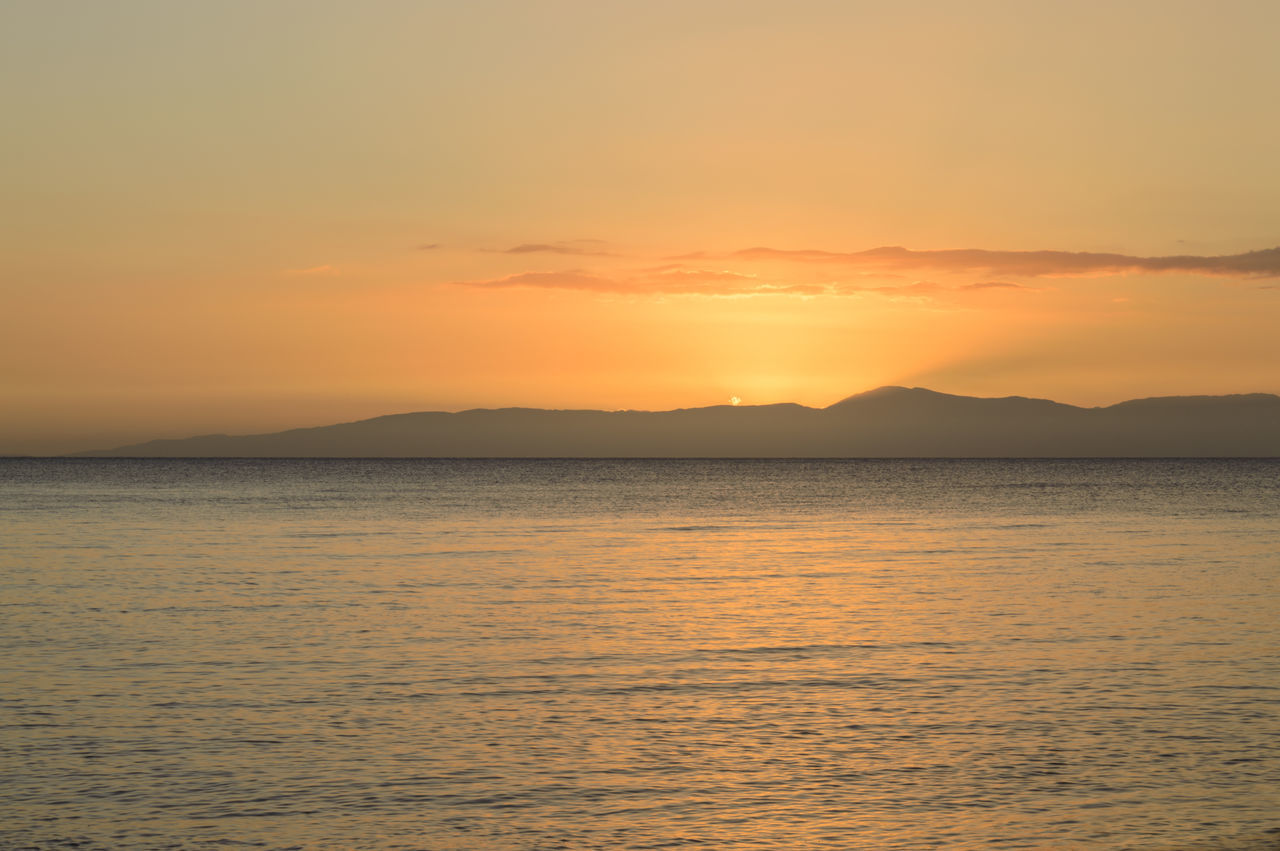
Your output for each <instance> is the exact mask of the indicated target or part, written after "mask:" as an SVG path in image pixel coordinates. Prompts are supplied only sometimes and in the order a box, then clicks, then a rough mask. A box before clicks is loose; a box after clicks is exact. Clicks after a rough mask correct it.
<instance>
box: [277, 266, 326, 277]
mask: <svg viewBox="0 0 1280 851" xmlns="http://www.w3.org/2000/svg"><path fill="white" fill-rule="evenodd" d="M284 274H286V275H288V276H289V277H291V278H315V277H334V276H336V275H338V274H340V273H339V272H338V270H337V269H335V268H334V267H332V266H312V267H311V268H309V269H285V270H284Z"/></svg>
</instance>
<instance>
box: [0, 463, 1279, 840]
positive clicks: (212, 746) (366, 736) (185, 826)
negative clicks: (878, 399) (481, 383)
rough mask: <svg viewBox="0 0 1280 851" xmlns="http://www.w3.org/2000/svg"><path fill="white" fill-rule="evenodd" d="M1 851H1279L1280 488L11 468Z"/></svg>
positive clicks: (989, 469)
mask: <svg viewBox="0 0 1280 851" xmlns="http://www.w3.org/2000/svg"><path fill="white" fill-rule="evenodd" d="M0 848H5V849H28V848H30V849H63V848H75V849H117V848H127V849H162V848H163V849H170V848H182V849H185V848H194V849H206V848H207V849H235V848H268V849H310V848H340V849H365V848H368V849H393V848H394V849H656V848H704V849H719V848H777V849H806V848H829V849H862V848H866V849H932V848H949V849H950V848H954V849H976V848H984V849H986V848H999V849H1015V848H1047V849H1074V848H1080V849H1125V848H1133V849H1139V848H1141V849H1267V848H1272V849H1274V848H1280V460H1026V461H1020V460H430V459H426V460H212V459H210V460H130V459H69V458H68V459H6V460H2V461H0Z"/></svg>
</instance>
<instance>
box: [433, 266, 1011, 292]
mask: <svg viewBox="0 0 1280 851" xmlns="http://www.w3.org/2000/svg"><path fill="white" fill-rule="evenodd" d="M453 284H454V285H455V286H463V287H474V288H477V289H504V288H514V287H525V288H530V289H552V290H577V291H580V292H596V293H617V294H625V295H694V296H713V297H742V296H764V295H793V296H807V297H812V296H822V295H826V296H856V295H862V294H864V293H869V294H873V295H882V296H889V297H894V298H901V297H904V296H905V297H912V298H917V299H919V298H927V297H930V296H933V295H937V294H942V293H959V292H961V291H963V290H965V289H968V288H967V287H948V286H944V285H942V284H936V283H933V282H931V281H916V282H914V283H912V284H906V285H900V286H876V287H869V286H863V285H860V284H850V283H847V282H841V281H827V282H790V281H769V280H761V279H760V278H758V277H757V276H756V275H754V274H747V273H743V272H734V271H730V270H726V269H698V268H686V267H682V266H658V267H654V268H649V269H641V270H638V271H636V272H632V273H624V274H620V275H600V274H596V273H593V272H589V271H585V270H582V269H567V270H564V271H560V272H521V273H519V274H516V275H507V276H505V277H501V278H491V279H488V280H478V281H454V282H453ZM1010 286H1018V285H1016V284H1014V285H1010ZM1019 288H1020V289H1030V288H1028V287H1019Z"/></svg>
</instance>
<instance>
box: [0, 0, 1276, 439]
mask: <svg viewBox="0 0 1280 851" xmlns="http://www.w3.org/2000/svg"><path fill="white" fill-rule="evenodd" d="M1276 32H1280V4H1276V3H1274V2H1270V0H1266V2H1241V0H1235V2H1232V0H1218V2H1213V3H1209V2H1179V1H1178V0H1160V2H1123V0H1108V2H1091V0H1074V2H1069V3H1068V2H1043V3H1026V2H991V0H966V2H910V0H897V2H857V0H841V2H821V1H820V0H789V2H759V0H733V2H711V1H710V0H680V2H668V0H646V2H644V3H640V2H635V3H632V2H621V0H619V2H611V3H601V2H598V0H596V2H587V0H545V2H543V0H519V2H517V0H468V1H467V2H454V0H449V2H388V1H387V0H366V2H360V3H355V2H334V0H305V2H274V1H273V0H252V2H245V1H244V0H219V2H216V3H174V2H171V0H154V2H140V1H139V0H116V1H115V2H112V3H96V2H89V0H84V2H63V0H54V2H49V0H30V2H28V0H6V2H3V3H0V110H2V111H3V115H4V124H5V130H4V133H3V134H0V154H2V156H0V198H2V199H3V202H2V204H0V297H2V299H3V302H2V303H3V306H4V309H3V310H0V453H33V454H46V453H60V452H69V451H76V450H80V449H90V448H102V447H106V446H114V445H119V444H121V443H130V442H136V441H140V440H146V439H150V438H155V437H183V436H188V435H193V434H206V433H217V432H226V433H253V432H264V431H273V430H278V429H283V428H290V427H296V426H309V425H323V424H329V423H334V422H340V421H349V420H354V419H360V418H364V417H371V416H377V415H381V414H387V413H396V412H404V411H416V410H461V409H466V408H475V407H504V406H532V407H546V408H598V409H648V410H665V409H670V408H677V407H691V406H699V405H711V404H723V403H725V402H727V401H728V400H729V399H730V398H732V397H736V398H739V399H740V400H741V401H742V403H743V404H766V403H772V402H782V401H794V402H800V403H802V404H807V405H813V406H825V405H829V404H831V403H833V402H836V401H838V400H839V399H841V398H844V397H846V396H849V395H851V394H854V393H858V392H862V391H865V390H869V389H872V388H874V387H878V386H881V385H886V384H900V385H907V386H923V387H929V388H932V389H935V390H939V391H943V392H949V393H961V394H971V395H982V396H1005V395H1023V396H1035V397H1043V398H1051V399H1055V400H1058V401H1062V402H1069V403H1072V404H1079V405H1105V404H1112V403H1114V402H1118V401H1121V400H1124V399H1128V398H1134V397H1143V396H1157V395H1173V394H1220V393H1236V392H1280V333H1277V330H1278V329H1280V248H1278V246H1280V157H1277V156H1276V151H1278V150H1280V110H1277V109H1275V108H1274V106H1273V103H1272V101H1273V100H1274V98H1275V93H1276V92H1277V91H1280V51H1276V50H1275V33H1276Z"/></svg>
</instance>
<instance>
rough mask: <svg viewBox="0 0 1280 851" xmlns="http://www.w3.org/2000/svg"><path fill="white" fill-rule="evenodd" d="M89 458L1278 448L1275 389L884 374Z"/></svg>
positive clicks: (1052, 453) (1062, 453)
mask: <svg viewBox="0 0 1280 851" xmlns="http://www.w3.org/2000/svg"><path fill="white" fill-rule="evenodd" d="M79 454H80V455H81V456H91V457H107V456H114V457H168V458H174V457H187V458H193V457H221V458H227V457H246V458H298V457H321V458H323V457H329V458H334V457H337V458H403V457H452V458H466V457H471V458H540V457H541V458H545V457H556V458H573V457H580V458H601V457H607V458H1071V457H1077V458H1078V457H1131V458H1137V457H1275V456H1280V396H1275V395H1272V394H1267V393H1253V394H1245V395H1232V396H1168V397H1160V398H1152V399H1134V400H1132V401H1128V402H1121V403H1120V404H1117V405H1111V406H1110V407H1104V408H1080V407H1076V406H1074V405H1064V404H1061V403H1059V402H1051V401H1049V400H1047V399H1029V398H1024V397H1021V396H1008V397H1004V398H977V397H972V396H953V395H949V394H946V393H938V392H935V391H932V390H925V389H923V388H918V387H916V388H906V387H881V388H879V389H877V390H872V391H870V392H867V393H860V394H858V395H855V396H850V397H849V398H847V399H844V400H842V401H840V402H837V403H835V404H834V405H831V406H830V407H827V408H808V407H805V406H803V405H796V404H791V403H786V404H777V405H741V406H730V405H715V406H711V407H706V408H681V409H678V410H674V411H590V410H543V409H538V408H498V409H477V410H471V411H461V412H458V413H445V412H438V411H437V412H423V413H413V414H394V415H390V416H384V417H375V418H373V419H369V420H361V421H359V422H353V423H343V424H340V425H330V426H321V427H317V428H300V429H292V430H290V431H282V432H275V433H271V434H255V435H243V436H229V435H221V434H218V435H205V436H201V437H191V438H186V439H181V440H153V441H150V442H147V443H139V444H135V445H132V446H123V447H119V448H117V449H108V450H99V451H93V452H82V453H79Z"/></svg>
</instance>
